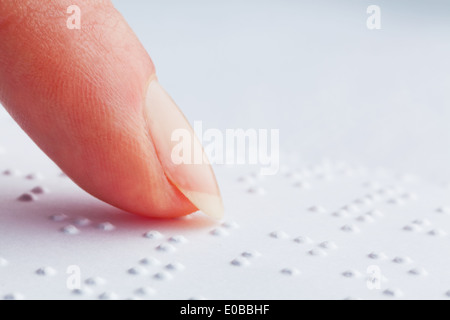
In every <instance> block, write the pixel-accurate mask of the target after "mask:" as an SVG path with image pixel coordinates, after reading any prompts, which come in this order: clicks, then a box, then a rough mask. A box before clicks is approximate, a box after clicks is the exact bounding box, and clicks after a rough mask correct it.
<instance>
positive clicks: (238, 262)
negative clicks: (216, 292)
mask: <svg viewBox="0 0 450 320" xmlns="http://www.w3.org/2000/svg"><path fill="white" fill-rule="evenodd" d="M230 263H231V265H233V266H236V267H245V266H247V265H249V264H250V262H249V261H248V260H247V259H242V258H236V259H233V260H231V262H230Z"/></svg>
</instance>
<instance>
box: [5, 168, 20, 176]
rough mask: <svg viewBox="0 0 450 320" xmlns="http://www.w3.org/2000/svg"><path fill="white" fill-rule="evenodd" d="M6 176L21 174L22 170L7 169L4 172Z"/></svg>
mask: <svg viewBox="0 0 450 320" xmlns="http://www.w3.org/2000/svg"><path fill="white" fill-rule="evenodd" d="M2 174H3V175H4V176H19V175H20V174H21V172H20V171H19V170H13V169H7V170H5V171H3V172H2Z"/></svg>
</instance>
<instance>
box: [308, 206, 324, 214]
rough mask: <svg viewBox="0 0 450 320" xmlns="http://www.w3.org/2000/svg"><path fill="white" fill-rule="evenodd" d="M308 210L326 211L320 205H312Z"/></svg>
mask: <svg viewBox="0 0 450 320" xmlns="http://www.w3.org/2000/svg"><path fill="white" fill-rule="evenodd" d="M308 211H310V212H314V213H326V212H327V210H326V209H325V208H324V207H322V206H312V207H309V208H308Z"/></svg>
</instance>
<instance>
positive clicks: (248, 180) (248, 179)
mask: <svg viewBox="0 0 450 320" xmlns="http://www.w3.org/2000/svg"><path fill="white" fill-rule="evenodd" d="M237 181H238V182H245V183H253V182H254V180H253V178H252V177H250V176H241V177H239V178H238V179H237Z"/></svg>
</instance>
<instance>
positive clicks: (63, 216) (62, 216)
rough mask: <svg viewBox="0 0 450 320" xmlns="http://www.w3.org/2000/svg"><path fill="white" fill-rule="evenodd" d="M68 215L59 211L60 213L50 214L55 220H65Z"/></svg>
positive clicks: (51, 218)
mask: <svg viewBox="0 0 450 320" xmlns="http://www.w3.org/2000/svg"><path fill="white" fill-rule="evenodd" d="M67 218H68V217H67V216H66V215H65V214H63V213H58V214H54V215H52V216H50V220H52V221H55V222H61V221H64V220H67Z"/></svg>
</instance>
